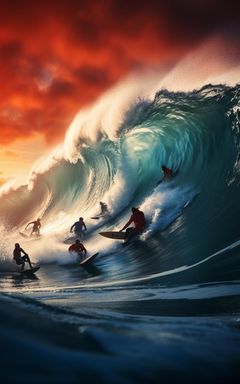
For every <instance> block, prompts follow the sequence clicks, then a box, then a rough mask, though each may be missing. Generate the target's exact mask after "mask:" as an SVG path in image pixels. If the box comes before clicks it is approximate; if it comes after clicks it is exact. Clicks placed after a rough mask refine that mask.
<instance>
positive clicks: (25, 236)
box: [19, 232, 30, 239]
mask: <svg viewBox="0 0 240 384" xmlns="http://www.w3.org/2000/svg"><path fill="white" fill-rule="evenodd" d="M19 235H21V236H22V237H24V238H25V239H30V236H29V235H26V233H23V232H19Z"/></svg>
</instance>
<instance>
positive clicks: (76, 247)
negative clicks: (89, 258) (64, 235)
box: [68, 239, 87, 261]
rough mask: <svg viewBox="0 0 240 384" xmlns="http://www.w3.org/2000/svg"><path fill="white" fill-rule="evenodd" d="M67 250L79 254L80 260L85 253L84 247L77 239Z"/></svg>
mask: <svg viewBox="0 0 240 384" xmlns="http://www.w3.org/2000/svg"><path fill="white" fill-rule="evenodd" d="M68 251H69V252H75V253H77V255H78V256H79V261H82V260H83V259H84V258H85V257H86V254H87V250H86V248H85V247H84V245H83V244H82V243H81V242H80V240H78V239H77V240H76V241H75V243H73V244H72V245H70V247H69V248H68Z"/></svg>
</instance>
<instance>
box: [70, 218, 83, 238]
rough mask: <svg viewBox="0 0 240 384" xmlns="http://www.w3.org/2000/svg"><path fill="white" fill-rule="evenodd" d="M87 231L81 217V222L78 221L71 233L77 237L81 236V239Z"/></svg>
mask: <svg viewBox="0 0 240 384" xmlns="http://www.w3.org/2000/svg"><path fill="white" fill-rule="evenodd" d="M86 230H87V227H86V224H85V223H84V221H83V217H79V220H78V221H76V222H75V223H74V224H73V225H72V226H71V229H70V232H73V231H74V233H75V235H77V236H79V237H80V238H82V237H84V232H85V231H86Z"/></svg>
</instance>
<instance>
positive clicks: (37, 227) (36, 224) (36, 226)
mask: <svg viewBox="0 0 240 384" xmlns="http://www.w3.org/2000/svg"><path fill="white" fill-rule="evenodd" d="M29 225H33V227H32V232H31V235H33V234H34V233H36V235H37V236H40V228H41V220H40V219H37V220H35V221H31V223H28V224H27V226H26V228H25V230H26V229H27V228H28V226H29Z"/></svg>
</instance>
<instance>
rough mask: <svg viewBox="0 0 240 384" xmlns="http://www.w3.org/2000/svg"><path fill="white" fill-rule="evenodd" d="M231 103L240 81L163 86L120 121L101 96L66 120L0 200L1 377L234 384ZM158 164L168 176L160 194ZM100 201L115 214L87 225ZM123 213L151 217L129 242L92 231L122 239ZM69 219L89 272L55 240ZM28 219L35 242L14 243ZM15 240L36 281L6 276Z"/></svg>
mask: <svg viewBox="0 0 240 384" xmlns="http://www.w3.org/2000/svg"><path fill="white" fill-rule="evenodd" d="M239 101H240V87H239V85H236V86H234V87H230V86H225V85H221V84H220V85H211V84H209V85H206V86H204V87H202V88H201V89H197V90H194V91H191V92H169V91H167V90H161V91H159V92H157V93H156V94H155V97H154V99H148V98H145V97H144V98H142V99H137V100H136V101H134V102H132V101H131V103H130V102H129V100H126V103H125V107H124V108H122V109H121V111H120V110H118V109H117V101H116V104H114V108H113V111H112V110H108V108H107V107H108V106H109V105H112V102H113V100H112V98H110V100H108V102H107V103H103V104H102V105H99V104H97V105H96V106H95V108H93V109H90V110H88V111H84V112H81V113H80V114H79V115H78V116H76V118H75V119H74V121H73V123H72V125H71V126H70V128H69V130H68V132H67V135H66V138H65V142H64V143H63V145H62V146H61V147H59V148H58V149H57V150H56V151H54V153H53V154H51V155H49V157H48V158H45V159H43V160H41V161H39V163H38V165H35V166H34V168H33V170H32V172H31V176H30V179H29V183H28V185H23V186H21V187H18V188H16V189H13V188H12V189H9V190H6V189H5V190H4V191H3V192H2V194H1V197H0V212H1V228H0V231H1V250H0V256H1V262H0V272H1V277H2V279H1V289H2V290H3V291H5V292H7V293H11V297H10V296H9V295H6V296H3V295H2V296H1V303H3V304H4V303H6V305H3V306H2V309H1V319H2V320H1V321H2V323H1V325H2V327H1V329H2V331H1V336H2V338H3V340H4V341H6V343H5V344H6V346H7V347H6V348H7V349H4V354H3V356H2V364H3V368H2V370H1V372H2V377H3V378H4V379H5V381H6V380H7V381H8V382H15V381H16V380H19V378H22V380H23V381H24V382H27V383H28V382H29V383H31V382H32V381H33V380H35V379H36V370H37V372H38V374H39V375H40V372H41V377H43V380H49V378H52V377H54V378H55V381H53V382H63V383H65V382H67V383H70V382H71V383H75V382H78V381H79V380H80V377H81V378H86V379H87V380H89V378H91V379H94V380H96V377H97V378H98V379H99V377H100V378H101V380H102V381H101V382H103V383H112V382H119V383H135V382H137V383H149V382H152V383H156V382H158V381H159V378H161V380H162V379H163V380H164V382H166V383H172V382H174V383H175V382H179V380H180V381H184V382H186V383H188V382H189V383H192V382H193V381H194V382H199V383H202V382H204V383H206V382H207V383H218V384H219V383H225V382H229V383H230V382H231V383H235V382H239V370H238V365H239V291H240V290H239V287H240V284H239V271H240V235H239V233H240V230H239V217H240V204H239V189H240V186H239V185H240V163H239V161H240V156H239V155H240V153H239V138H240V136H239V128H240V126H239V124H240V121H239V117H240V114H239V110H240V103H239ZM120 112H121V113H120ZM115 115H117V116H118V118H117V119H116V118H113V116H115ZM162 164H166V165H167V166H169V167H171V168H172V169H173V170H174V171H176V172H177V173H176V176H175V178H174V179H173V180H172V181H170V182H162V183H160V184H158V182H159V181H160V180H161V178H162V174H161V165H162ZM100 200H103V201H105V202H106V203H107V204H108V206H109V209H110V212H111V216H110V217H108V218H106V219H102V220H99V221H97V222H96V221H94V220H92V219H91V216H92V215H95V214H96V213H98V203H99V201H100ZM132 206H139V207H141V209H142V210H143V211H144V212H145V214H146V218H147V223H148V226H147V228H146V230H145V232H144V233H143V234H142V236H141V238H140V239H139V240H137V241H135V242H132V243H130V244H129V245H127V246H126V247H123V246H122V244H121V243H119V242H118V241H113V240H109V239H105V238H102V237H101V236H100V235H99V234H98V232H100V231H101V230H107V229H120V228H121V227H122V225H123V223H125V221H126V220H127V219H128V217H129V214H130V209H131V207H132ZM79 216H83V217H84V219H85V222H86V224H87V227H88V235H87V237H86V238H85V239H84V244H85V246H86V247H87V249H88V250H89V252H95V251H100V254H99V256H98V257H97V258H96V259H95V261H94V266H93V268H92V270H91V271H90V270H88V271H84V270H82V268H80V267H79V265H77V264H76V260H73V259H71V257H70V255H69V254H68V251H67V248H68V245H67V244H65V243H64V239H65V238H67V237H68V236H69V228H70V225H71V224H72V223H73V222H74V221H75V220H76V219H78V217H79ZM36 217H41V218H42V225H43V228H42V234H43V236H42V237H41V238H40V239H37V240H36V239H35V240H34V239H23V238H20V237H19V231H20V230H22V229H23V228H24V226H25V225H26V223H27V222H28V221H30V220H33V219H35V218H36ZM16 240H17V241H20V242H21V245H22V246H23V248H24V249H25V250H27V251H28V253H29V254H30V255H31V258H32V259H33V260H34V261H37V262H40V263H41V269H40V271H39V273H38V278H36V279H29V280H27V279H21V278H20V277H19V274H17V273H16V272H14V271H15V270H16V266H15V264H14V263H13V262H12V256H11V254H12V248H13V244H14V242H15V241H16ZM14 268H15V270H14ZM16 315H17V316H16ZM31 335H33V337H32V338H31ZM26 340H27V342H26ZM196 346H197V347H196ZM19 348H21V350H23V349H24V354H21V353H19V352H18V351H19ZM8 349H9V353H10V351H11V354H12V353H13V351H14V353H15V355H14V356H15V358H14V361H15V362H16V361H17V362H19V365H18V366H17V367H16V366H15V369H14V370H13V369H12V361H11V362H9V361H8V360H7V358H6V356H7V353H6V351H8ZM15 351H16V352H15ZM11 356H12V355H11ZM26 358H27V360H28V361H30V362H31V364H29V367H28V369H27V373H26V370H25V371H23V370H22V367H23V366H24V363H25V362H26ZM19 359H20V360H19ZM59 362H60V365H59ZM61 362H62V364H61ZM139 362H141V364H139ZM43 366H44V369H43ZM237 377H238V379H237ZM59 380H60V381H59Z"/></svg>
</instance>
